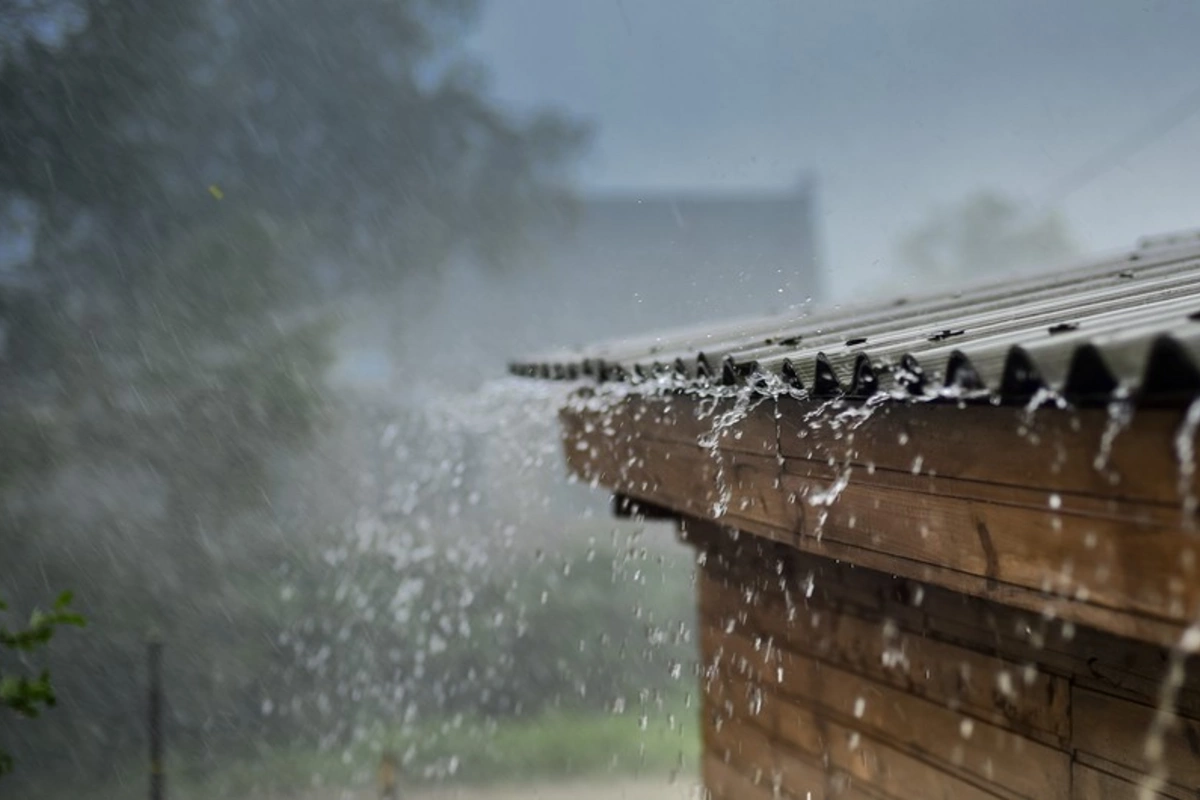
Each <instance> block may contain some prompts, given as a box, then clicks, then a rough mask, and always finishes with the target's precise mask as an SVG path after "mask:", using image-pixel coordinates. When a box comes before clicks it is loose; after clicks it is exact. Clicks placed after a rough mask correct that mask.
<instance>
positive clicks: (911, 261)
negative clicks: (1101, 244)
mask: <svg viewBox="0 0 1200 800" xmlns="http://www.w3.org/2000/svg"><path fill="white" fill-rule="evenodd" d="M898 250H899V252H898V255H899V258H900V260H901V262H902V263H904V264H905V265H906V266H908V267H909V268H910V269H911V270H912V271H913V273H914V274H916V275H922V276H925V277H929V278H939V279H954V278H961V277H967V276H972V275H975V276H999V275H1003V274H1005V273H1008V272H1012V271H1013V270H1015V269H1021V268H1027V267H1034V266H1039V267H1049V266H1053V265H1055V264H1056V263H1058V262H1061V261H1063V260H1064V259H1067V258H1070V257H1071V256H1072V255H1074V254H1075V245H1074V244H1073V243H1072V242H1071V238H1070V236H1069V235H1068V232H1067V228H1066V223H1065V222H1064V221H1063V219H1062V217H1060V216H1059V215H1057V214H1050V215H1047V216H1042V217H1038V218H1035V219H1030V218H1028V217H1027V216H1026V215H1025V214H1024V212H1023V210H1022V208H1021V206H1020V205H1019V204H1018V203H1016V202H1015V201H1013V200H1011V199H1009V198H1007V197H1005V196H1004V195H1002V194H998V193H996V192H987V191H985V192H978V193H976V194H974V195H971V196H970V197H967V198H966V199H964V200H963V201H962V202H960V203H959V204H957V205H955V206H952V207H950V208H948V209H942V210H939V211H936V212H934V213H933V214H932V215H930V217H929V219H928V221H926V222H925V223H924V224H922V225H921V226H919V227H918V228H916V229H915V230H913V231H912V232H911V233H909V234H908V235H906V236H905V237H904V238H903V239H902V240H901V242H900V245H899V248H898Z"/></svg>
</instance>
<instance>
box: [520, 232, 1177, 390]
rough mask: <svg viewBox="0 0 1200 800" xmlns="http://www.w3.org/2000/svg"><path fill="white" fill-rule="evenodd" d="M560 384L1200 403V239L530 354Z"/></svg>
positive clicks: (540, 373) (525, 363)
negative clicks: (969, 286)
mask: <svg viewBox="0 0 1200 800" xmlns="http://www.w3.org/2000/svg"><path fill="white" fill-rule="evenodd" d="M510 369H511V371H512V372H513V373H514V374H517V375H526V376H531V377H541V378H552V379H575V378H590V379H594V380H597V381H614V380H620V381H629V382H635V383H636V382H640V381H645V380H648V379H651V378H666V379H667V380H668V382H670V381H672V380H674V381H679V382H683V383H693V382H694V383H702V382H706V381H707V382H719V383H724V384H738V383H742V382H746V381H751V382H753V381H768V380H770V378H769V377H768V376H776V377H778V378H780V379H782V380H783V381H785V382H786V383H788V384H790V385H791V386H792V387H794V388H796V389H800V390H803V391H806V392H808V393H810V394H812V395H814V396H817V397H829V396H836V395H842V394H844V395H849V396H852V397H866V396H869V395H871V394H873V393H875V392H877V391H881V390H889V391H891V390H904V391H910V392H914V393H930V392H934V391H940V390H944V389H945V388H947V387H949V388H952V389H953V388H957V389H961V390H965V391H967V392H979V393H980V394H982V395H987V396H992V397H999V398H1001V399H1003V400H1006V401H1008V400H1012V401H1023V400H1027V399H1028V398H1030V397H1032V396H1034V395H1035V394H1037V393H1038V392H1039V391H1042V390H1050V391H1053V392H1057V393H1059V394H1061V395H1062V396H1064V397H1066V398H1067V399H1069V400H1073V401H1076V402H1096V401H1103V400H1107V399H1109V398H1111V397H1112V395H1113V394H1114V392H1117V391H1118V390H1121V391H1126V392H1128V393H1130V394H1131V395H1132V396H1135V397H1137V398H1138V399H1139V400H1141V401H1143V402H1149V401H1162V402H1178V401H1181V400H1183V399H1186V398H1190V397H1193V396H1195V395H1197V394H1200V234H1184V235H1177V236H1170V237H1156V238H1154V239H1145V240H1143V241H1142V242H1141V243H1140V244H1139V246H1138V247H1137V248H1136V249H1135V250H1132V251H1129V252H1127V253H1123V254H1120V255H1118V256H1115V257H1110V258H1106V259H1103V260H1099V261H1094V262H1092V263H1090V264H1088V265H1085V266H1083V267H1080V268H1076V269H1071V270H1066V271H1062V272H1055V273H1053V274H1049V275H1044V276H1040V277H1037V278H1033V279H1025V280H1022V281H1016V282H1012V281H1010V282H1008V283H1005V284H998V285H994V286H989V287H983V288H980V289H976V290H972V291H968V292H962V293H951V294H942V295H937V296H931V297H928V298H923V299H919V300H912V301H907V300H895V301H892V302H886V303H881V304H876V305H873V306H864V307H860V308H856V309H848V310H846V311H844V312H833V313H818V314H812V315H809V316H806V317H801V318H797V317H796V316H795V315H794V314H793V315H790V316H774V317H764V318H758V319H751V320H741V321H737V322H733V323H728V322H727V323H724V324H713V325H708V326H700V327H695V328H690V329H688V330H676V331H673V332H668V333H664V334H662V335H660V336H653V337H641V338H638V339H636V340H624V341H619V342H613V343H610V344H605V345H599V346H596V347H593V348H588V349H585V350H580V351H574V352H573V351H564V352H560V353H552V354H548V355H546V356H543V357H535V358H530V359H523V360H520V361H517V362H514V363H512V364H511V365H510Z"/></svg>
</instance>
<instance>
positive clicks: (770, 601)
mask: <svg viewBox="0 0 1200 800" xmlns="http://www.w3.org/2000/svg"><path fill="white" fill-rule="evenodd" d="M699 592H700V604H701V619H702V620H703V621H705V622H708V623H709V624H711V625H715V626H716V627H718V628H720V629H722V630H724V629H725V626H726V622H727V620H728V619H730V615H731V613H732V614H743V615H744V618H743V619H742V620H741V621H740V624H738V625H737V626H735V631H739V632H745V634H746V635H750V636H753V635H760V636H763V637H764V638H765V637H774V644H775V645H777V646H781V647H786V648H787V649H789V650H791V651H794V652H796V653H800V654H805V655H809V656H812V657H815V658H819V659H822V660H824V661H827V662H829V663H831V664H834V665H837V666H844V667H846V668H848V669H850V670H852V671H854V672H856V673H857V674H860V675H863V676H867V677H869V678H871V679H873V680H875V681H879V682H881V683H884V684H887V685H889V686H892V687H895V688H896V689H899V690H902V691H905V692H909V693H912V694H913V695H914V696H916V697H921V698H925V699H926V700H929V701H931V702H934V703H937V704H939V705H941V706H943V707H945V708H951V709H961V710H963V711H964V712H967V713H970V714H971V715H973V716H975V717H977V718H979V719H982V720H985V721H987V722H990V723H992V724H996V725H1002V726H1004V727H1007V728H1010V729H1012V730H1014V731H1017V732H1019V733H1022V734H1023V735H1026V736H1030V737H1033V738H1037V739H1038V740H1039V741H1043V742H1057V743H1061V742H1065V741H1066V739H1067V737H1068V736H1069V730H1070V727H1069V719H1068V714H1067V703H1068V700H1069V691H1068V687H1067V680H1066V679H1065V678H1064V677H1062V676H1058V675H1051V674H1046V673H1043V672H1039V671H1036V670H1032V671H1031V670H1028V669H1026V665H1025V664H1021V663H1018V662H1016V661H1006V660H1004V659H1001V658H998V657H995V656H993V655H989V654H988V653H986V652H979V651H978V650H974V649H971V648H969V647H963V646H960V645H957V644H952V643H948V642H943V641H939V640H936V639H932V638H929V637H927V636H923V635H920V634H913V633H912V632H909V631H906V630H904V629H902V628H900V627H899V626H897V625H895V624H894V623H891V622H888V621H884V620H883V619H875V620H871V619H865V618H862V617H858V616H855V615H853V614H851V613H847V612H845V611H842V610H835V609H833V608H830V607H824V608H822V607H819V606H814V605H813V603H812V602H811V600H809V601H807V602H806V604H805V605H804V606H800V607H798V608H796V609H795V610H794V612H793V613H794V616H793V618H792V619H791V621H789V614H788V611H787V607H786V604H785V603H784V602H783V601H782V595H781V594H774V595H772V594H771V593H769V592H765V591H763V592H759V593H758V594H757V596H756V599H757V602H756V603H753V604H750V603H747V602H746V599H745V591H744V589H739V588H735V587H732V586H727V585H722V584H720V583H719V581H718V580H717V579H714V578H713V577H712V576H711V575H709V574H707V572H706V573H705V574H704V575H702V577H701V578H700V586H699ZM814 594H815V591H814ZM798 597H800V598H801V599H802V600H803V594H802V593H798ZM713 644H716V642H713ZM706 652H707V651H706ZM999 687H1007V691H1000V688H999Z"/></svg>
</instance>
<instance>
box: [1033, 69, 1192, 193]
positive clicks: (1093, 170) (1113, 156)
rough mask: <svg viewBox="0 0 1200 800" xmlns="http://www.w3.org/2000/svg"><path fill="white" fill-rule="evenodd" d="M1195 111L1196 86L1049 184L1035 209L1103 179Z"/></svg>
mask: <svg viewBox="0 0 1200 800" xmlns="http://www.w3.org/2000/svg"><path fill="white" fill-rule="evenodd" d="M1197 112H1200V86H1197V87H1196V88H1195V89H1193V90H1192V91H1191V92H1189V93H1188V94H1187V95H1185V96H1184V97H1183V98H1182V99H1181V100H1180V101H1179V102H1178V103H1175V104H1174V105H1172V106H1170V107H1169V108H1167V109H1165V110H1164V111H1163V112H1162V113H1160V114H1157V115H1155V116H1154V117H1151V118H1150V120H1149V121H1147V123H1146V124H1145V125H1143V126H1142V127H1140V128H1138V129H1137V130H1135V131H1133V132H1132V133H1131V134H1130V135H1129V136H1126V137H1125V138H1124V139H1121V140H1120V141H1118V142H1116V143H1114V144H1113V145H1112V146H1111V147H1108V148H1107V149H1105V150H1103V151H1101V152H1100V153H1097V154H1096V155H1095V156H1093V157H1091V158H1089V159H1088V160H1087V161H1084V162H1083V163H1082V164H1080V165H1079V166H1078V167H1076V168H1075V169H1073V170H1071V171H1070V172H1068V173H1066V174H1065V175H1063V176H1061V177H1060V178H1058V180H1056V181H1054V182H1053V183H1051V184H1050V186H1049V188H1047V190H1046V191H1045V193H1044V195H1043V201H1042V202H1041V203H1040V204H1039V207H1040V208H1042V209H1048V208H1051V207H1052V206H1054V205H1056V204H1058V203H1061V202H1062V201H1063V200H1065V199H1066V198H1067V197H1069V196H1070V195H1072V194H1074V193H1075V192H1077V191H1079V190H1080V189H1082V188H1083V187H1084V186H1087V185H1088V184H1089V183H1091V182H1092V181H1094V180H1096V179H1097V178H1101V177H1103V176H1104V175H1105V174H1107V173H1108V172H1110V171H1112V170H1113V169H1115V168H1116V167H1118V166H1119V165H1120V164H1121V163H1122V162H1124V161H1125V160H1126V159H1128V158H1130V157H1131V156H1134V155H1136V154H1137V153H1139V152H1141V151H1142V150H1144V149H1145V148H1147V147H1149V146H1150V145H1152V144H1154V143H1155V142H1156V141H1158V140H1159V139H1161V138H1162V137H1163V136H1166V135H1167V134H1168V133H1170V132H1171V131H1173V130H1174V129H1175V128H1178V127H1179V126H1180V125H1182V124H1183V123H1185V122H1187V121H1188V120H1189V119H1191V118H1192V117H1193V116H1194V115H1195V114H1196V113H1197Z"/></svg>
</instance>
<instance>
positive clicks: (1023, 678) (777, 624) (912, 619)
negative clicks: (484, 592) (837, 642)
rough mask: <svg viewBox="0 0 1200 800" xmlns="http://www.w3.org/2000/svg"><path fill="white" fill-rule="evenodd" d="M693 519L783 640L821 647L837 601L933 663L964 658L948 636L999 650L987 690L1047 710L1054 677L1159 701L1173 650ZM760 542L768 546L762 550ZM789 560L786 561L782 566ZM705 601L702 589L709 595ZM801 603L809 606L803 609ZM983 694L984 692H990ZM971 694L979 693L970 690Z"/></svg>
mask: <svg viewBox="0 0 1200 800" xmlns="http://www.w3.org/2000/svg"><path fill="white" fill-rule="evenodd" d="M687 527H688V528H689V531H690V533H689V535H691V536H692V537H693V540H695V541H697V542H703V544H702V546H703V547H704V548H705V552H706V554H707V556H706V565H705V568H704V573H705V574H704V578H703V579H704V580H705V581H708V582H709V583H713V584H717V585H718V586H719V587H721V588H719V589H718V591H726V590H727V587H737V588H738V589H739V590H741V591H742V593H743V594H746V593H747V592H749V593H750V594H751V596H752V597H754V598H755V600H756V602H755V603H752V604H748V603H747V602H746V600H745V598H744V597H735V596H733V595H728V594H727V595H726V597H725V598H724V601H723V602H724V604H725V606H726V607H727V608H728V609H729V610H733V611H735V612H736V613H738V614H740V615H741V617H742V619H743V621H744V622H745V623H746V624H751V625H753V626H755V628H756V629H757V630H760V631H762V632H764V633H772V634H774V635H776V636H779V637H780V638H781V639H782V638H786V637H787V636H788V635H789V631H790V630H791V629H797V632H798V634H799V635H800V636H801V637H802V641H806V642H817V643H823V645H822V646H824V647H826V648H828V647H829V646H830V644H829V641H830V640H829V638H828V635H827V634H825V633H821V631H822V630H824V629H825V628H828V627H829V624H828V623H829V618H827V617H825V616H824V615H817V620H816V621H813V620H812V619H811V617H812V616H813V614H812V613H811V612H813V611H821V610H831V609H832V610H837V611H839V612H845V613H846V614H848V615H849V617H850V618H852V619H858V620H861V623H860V624H865V625H866V626H868V628H866V629H861V630H859V631H858V632H857V634H856V636H855V638H856V639H857V640H858V641H859V642H868V643H870V642H873V641H877V640H878V638H879V636H878V632H879V631H882V630H885V628H894V629H895V631H896V634H895V636H896V637H904V638H905V639H906V640H907V642H908V644H910V645H911V644H916V645H918V646H919V647H921V648H925V647H932V648H934V650H933V655H932V656H931V658H930V659H929V660H928V661H927V662H926V663H927V664H936V663H938V659H940V658H946V659H949V660H951V661H952V662H954V661H963V658H962V657H959V656H956V655H955V654H954V653H942V652H939V650H938V648H939V647H940V646H942V644H945V645H950V646H953V647H959V648H965V652H975V653H979V654H980V657H983V656H984V655H986V656H987V657H989V658H991V657H994V658H995V659H997V660H998V661H999V662H1001V663H1002V664H1005V666H1001V667H999V669H998V670H994V671H992V672H990V673H989V681H988V682H984V686H983V688H984V689H986V688H987V683H989V682H990V679H996V684H993V685H997V684H998V683H999V682H1000V681H1001V680H1005V681H1006V682H1008V683H1011V684H1013V685H1015V686H1016V687H1017V689H1018V691H1020V690H1022V688H1023V687H1026V686H1028V689H1029V692H1030V694H1031V695H1032V696H1033V697H1043V698H1048V700H1047V709H1048V708H1050V707H1053V706H1056V705H1065V690H1063V689H1061V688H1059V689H1058V690H1051V689H1050V687H1049V686H1048V685H1047V684H1046V682H1047V681H1051V680H1053V681H1057V682H1058V686H1059V687H1061V686H1062V685H1063V684H1062V681H1063V679H1065V678H1069V679H1070V680H1071V681H1073V682H1074V683H1075V684H1077V685H1081V686H1084V687H1088V688H1093V689H1098V690H1100V691H1103V692H1105V693H1108V694H1114V695H1118V696H1122V697H1126V698H1127V699H1132V700H1135V701H1137V702H1141V703H1143V704H1153V703H1155V702H1157V697H1158V692H1159V687H1160V686H1161V682H1162V680H1163V677H1164V675H1165V674H1166V666H1167V658H1168V653H1167V650H1166V649H1164V648H1163V647H1160V646H1155V645H1152V644H1148V643H1144V642H1139V641H1136V640H1133V639H1129V638H1122V637H1116V636H1113V635H1112V634H1109V633H1106V632H1103V631H1100V630H1095V629H1092V628H1087V627H1081V626H1077V625H1074V624H1072V623H1071V622H1069V621H1065V620H1062V619H1048V618H1046V617H1045V616H1044V615H1043V614H1042V613H1041V612H1040V611H1039V612H1037V613H1034V612H1030V611H1025V610H1021V609H1018V608H1012V607H1009V606H1005V605H1000V604H997V603H993V602H989V601H988V600H985V599H982V598H975V597H969V596H965V595H962V594H959V593H956V592H953V591H949V590H947V589H944V588H942V587H938V586H934V585H929V584H924V583H920V582H916V581H912V580H909V579H905V578H899V577H896V576H893V575H887V574H884V573H881V572H877V571H875V570H870V569H864V568H859V567H854V566H852V565H850V564H845V563H837V562H834V561H831V560H829V559H826V558H822V557H819V556H814V555H811V554H808V553H801V552H798V551H796V550H793V549H791V548H789V547H786V546H785V545H779V544H774V543H770V542H765V543H764V542H763V540H761V539H759V538H757V537H752V536H743V537H741V538H740V539H739V540H738V541H733V540H731V539H729V537H728V535H727V534H726V533H724V532H723V531H722V529H721V528H720V527H719V526H717V525H715V524H714V523H705V522H700V521H696V520H689V521H687ZM759 550H762V551H763V552H762V553H761V554H760V553H759V552H758V551H759ZM781 563H782V564H785V565H786V566H785V567H783V568H782V571H779V570H780V569H781V568H780V567H779V566H778V565H779V564H781ZM703 585H704V584H702V586H703ZM781 587H782V588H781ZM785 593H786V594H787V595H788V597H786V598H785ZM768 600H769V601H770V602H773V603H775V605H776V606H777V608H776V609H775V610H773V611H765V610H764V611H763V612H761V613H760V614H759V615H758V618H757V620H751V619H750V612H751V611H752V610H753V609H754V608H755V607H757V606H762V605H763V604H764V603H767V602H768ZM704 601H705V595H704V594H703V593H702V594H701V602H702V603H704ZM789 606H790V607H791V609H792V610H791V611H790V612H789V610H788V609H789ZM718 607H720V606H719V605H718ZM798 607H799V608H801V609H803V610H807V612H809V613H805V614H801V613H800V612H799V611H798V610H797V608H798ZM789 615H790V616H791V617H792V618H793V619H792V622H791V623H789V622H788V618H789ZM820 623H824V624H822V625H821V627H820V628H819V629H818V628H817V627H816V626H817V625H818V624H820ZM851 624H853V623H851ZM870 626H875V627H874V629H875V631H876V633H875V634H874V635H872V634H871V633H870ZM810 629H811V630H810ZM818 634H820V635H818ZM813 652H815V654H817V655H818V656H821V655H823V654H822V653H821V652H816V651H813ZM848 652H851V653H852V652H853V651H852V650H851V651H848ZM880 655H881V654H880V653H879V652H877V651H876V650H875V649H873V648H868V649H867V650H866V651H864V656H865V659H866V660H867V661H868V662H871V661H874V660H875V659H876V658H877V657H879V656H880ZM839 657H841V658H846V657H847V656H846V654H842V655H841V656H839ZM918 657H919V651H916V652H914V653H911V654H910V661H911V662H912V663H914V664H915V663H916V659H917V658H918ZM1192 662H1193V663H1192V666H1191V667H1190V668H1189V669H1188V671H1187V678H1186V680H1185V682H1184V684H1183V685H1182V686H1181V687H1180V690H1179V694H1178V698H1177V699H1178V703H1179V706H1180V708H1181V709H1182V710H1183V711H1184V712H1185V713H1187V714H1190V715H1192V716H1194V717H1200V659H1197V658H1193V659H1192ZM985 663H986V661H985ZM1034 664H1036V665H1037V667H1036V670H1034V671H1031V667H1030V665H1034ZM984 669H986V667H985V666H984V664H982V663H975V662H971V670H972V674H974V675H983V674H985V673H984V671H983V670H984ZM931 674H932V675H937V674H938V672H937V671H933V672H931ZM1016 676H1019V680H1017V679H1016ZM1027 682H1028V683H1027ZM918 690H919V689H918ZM1049 698H1055V699H1049ZM931 699H936V697H934V698H931ZM980 699H983V700H985V701H986V697H984V698H980ZM963 702H971V701H970V699H969V698H965V697H964V698H963ZM1055 716H1057V714H1056V715H1055ZM1012 724H1014V725H1015V726H1016V727H1017V729H1020V723H1019V722H1018V721H1015V720H1014V722H1013V723H1012ZM1039 727H1042V726H1040V725H1037V724H1035V725H1034V728H1035V730H1033V731H1024V732H1025V733H1027V734H1031V735H1035V736H1036V728H1039ZM1057 735H1058V736H1059V737H1060V738H1061V736H1063V735H1065V734H1064V732H1063V731H1058V733H1057Z"/></svg>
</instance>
